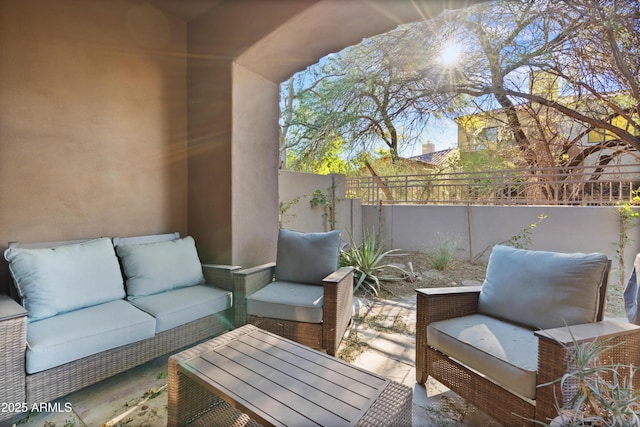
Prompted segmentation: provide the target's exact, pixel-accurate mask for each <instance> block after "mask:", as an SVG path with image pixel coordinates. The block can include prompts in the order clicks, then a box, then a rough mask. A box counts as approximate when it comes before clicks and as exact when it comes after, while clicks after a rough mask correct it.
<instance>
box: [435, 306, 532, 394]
mask: <svg viewBox="0 0 640 427" xmlns="http://www.w3.org/2000/svg"><path fill="white" fill-rule="evenodd" d="M427 342H428V343H429V346H431V347H433V348H435V349H436V350H439V351H440V352H442V353H444V354H446V355H448V356H449V357H451V358H453V359H456V360H457V361H459V362H460V363H462V364H464V365H466V366H468V367H469V368H471V369H474V370H476V371H478V372H482V373H483V374H484V375H485V376H486V377H488V378H490V379H491V380H493V381H494V382H496V383H498V384H500V385H501V386H503V387H505V388H508V389H510V390H512V391H513V392H515V393H517V394H519V395H521V396H523V397H526V398H529V399H535V396H536V371H537V368H538V339H537V337H535V336H534V333H533V331H532V330H530V329H527V328H524V327H521V326H517V325H514V324H511V323H509V322H505V321H502V320H499V319H496V318H494V317H490V316H486V315H483V314H472V315H469V316H464V317H458V318H454V319H449V320H443V321H439V322H434V323H431V324H430V325H429V326H428V327H427Z"/></svg>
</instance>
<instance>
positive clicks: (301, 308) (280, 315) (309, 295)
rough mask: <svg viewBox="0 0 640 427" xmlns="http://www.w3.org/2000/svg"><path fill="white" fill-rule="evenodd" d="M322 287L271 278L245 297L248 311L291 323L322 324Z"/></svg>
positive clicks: (251, 313)
mask: <svg viewBox="0 0 640 427" xmlns="http://www.w3.org/2000/svg"><path fill="white" fill-rule="evenodd" d="M323 300H324V288H323V287H322V286H315V285H309V284H304V283H293V282H284V281H278V280H276V281H274V282H271V283H269V284H268V285H267V286H265V287H264V288H262V289H260V290H259V291H258V292H256V293H254V294H252V295H250V296H248V297H247V314H248V315H252V316H259V317H268V318H272V319H282V320H291V321H294V322H307V323H322V304H323Z"/></svg>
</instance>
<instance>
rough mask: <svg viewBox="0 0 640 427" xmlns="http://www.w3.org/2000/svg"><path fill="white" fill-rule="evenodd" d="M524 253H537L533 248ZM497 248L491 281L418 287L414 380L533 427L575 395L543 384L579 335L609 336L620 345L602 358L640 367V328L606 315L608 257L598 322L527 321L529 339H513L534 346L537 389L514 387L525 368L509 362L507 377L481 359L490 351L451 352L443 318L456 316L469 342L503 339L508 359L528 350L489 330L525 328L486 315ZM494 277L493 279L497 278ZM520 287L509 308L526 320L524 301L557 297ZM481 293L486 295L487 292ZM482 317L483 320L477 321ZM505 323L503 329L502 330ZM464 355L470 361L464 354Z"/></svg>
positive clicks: (558, 372) (561, 368)
mask: <svg viewBox="0 0 640 427" xmlns="http://www.w3.org/2000/svg"><path fill="white" fill-rule="evenodd" d="M494 251H495V249H494ZM525 252H528V253H533V252H534V251H525ZM493 255H494V254H492V258H490V260H489V266H488V269H487V280H485V283H484V284H483V286H482V287H481V286H469V287H453V288H431V289H418V290H417V327H416V380H417V382H418V383H420V384H424V383H425V382H426V380H427V378H428V377H429V376H431V377H433V378H434V379H436V380H437V381H439V382H441V383H442V384H444V385H445V386H447V387H449V388H450V389H451V390H452V391H454V392H455V393H457V394H458V395H459V396H461V397H462V398H464V399H465V400H467V401H469V402H470V403H472V404H474V405H475V406H476V407H478V408H479V409H480V410H482V411H484V412H485V413H487V414H488V415H490V416H491V417H493V418H494V419H495V420H497V421H498V422H500V423H501V424H503V425H505V426H518V425H530V426H531V425H535V424H534V422H533V421H531V420H538V421H541V422H545V423H548V422H549V420H550V419H552V418H553V417H554V416H555V415H557V412H556V406H555V405H556V403H557V402H560V403H562V402H563V401H566V399H567V398H570V396H564V397H563V394H562V393H563V391H562V390H561V389H560V387H559V386H558V385H557V384H554V385H546V386H542V387H541V385H542V384H546V383H549V382H552V381H554V380H556V379H558V378H560V377H561V376H562V375H563V374H564V373H565V372H566V371H567V370H568V369H570V368H571V367H570V366H568V364H569V361H570V357H569V355H568V354H567V352H568V351H570V348H571V346H572V345H573V342H574V339H575V340H577V342H581V341H592V340H594V339H598V340H604V339H610V340H611V344H614V347H613V348H612V349H611V350H609V351H608V353H607V354H606V355H605V356H604V358H606V359H608V360H602V359H601V362H602V363H617V364H623V365H634V366H636V367H637V366H640V327H637V326H635V325H631V324H629V323H626V322H616V321H609V320H606V321H603V320H602V318H603V312H604V301H605V298H606V288H607V277H608V271H609V268H610V261H608V260H607V262H606V266H605V267H604V272H603V273H597V274H596V275H594V277H596V278H597V275H598V274H599V275H600V276H601V281H600V283H599V284H597V283H596V285H597V286H595V293H596V295H595V298H596V299H597V300H598V305H597V307H596V308H595V313H594V315H595V319H594V321H593V322H584V323H568V322H565V323H566V324H569V325H571V326H563V327H554V328H544V329H539V328H537V327H530V326H529V327H527V326H525V334H526V330H530V334H531V336H530V338H529V339H528V341H529V343H517V342H516V344H515V346H516V347H520V346H522V347H523V348H524V351H525V352H527V351H531V352H533V354H530V355H529V356H528V357H529V358H530V361H532V362H533V363H532V364H533V368H532V369H533V372H529V373H528V374H529V375H533V384H529V386H530V389H529V390H531V389H532V390H533V391H532V394H531V395H529V396H524V394H527V393H526V392H524V393H523V392H519V391H514V387H513V384H512V382H514V381H516V382H517V381H520V380H519V379H517V377H518V375H520V374H521V371H519V370H518V369H512V368H513V367H512V366H509V367H508V368H507V371H508V372H507V375H506V376H504V375H503V376H502V377H500V375H496V372H495V371H496V369H495V365H494V366H491V365H490V364H491V363H492V362H489V365H487V364H485V365H483V363H487V361H486V359H487V358H486V357H485V354H482V353H481V352H480V353H475V354H473V353H471V354H472V355H471V356H468V355H467V358H466V359H465V355H464V352H463V354H460V353H458V354H456V357H452V356H451V355H450V354H449V353H452V351H451V350H450V349H448V348H447V345H446V339H445V340H444V341H443V340H442V334H441V332H439V330H440V329H443V328H444V326H443V325H448V324H450V322H458V325H461V324H463V323H464V321H465V319H467V320H468V321H469V323H468V324H467V325H466V326H465V327H461V328H460V329H459V334H458V335H457V336H456V337H455V338H456V339H457V338H460V339H462V340H463V341H464V340H465V339H470V341H469V342H474V341H475V342H478V340H482V341H491V340H493V339H495V340H496V341H497V342H499V345H496V346H495V347H496V348H499V349H500V350H501V351H502V350H504V353H505V354H506V357H505V354H502V355H501V356H500V357H503V358H505V360H506V359H509V358H510V357H511V356H510V355H509V352H510V351H512V350H513V351H523V349H522V348H521V349H515V350H514V349H509V348H508V346H509V345H513V344H512V343H509V342H506V341H510V339H509V340H504V341H501V340H500V338H499V337H498V338H496V337H495V336H491V334H488V333H487V331H488V330H489V329H491V328H492V325H491V322H492V321H496V322H503V323H505V324H507V325H508V326H507V327H508V328H520V327H521V326H523V325H522V323H520V324H518V323H512V322H504V318H503V317H502V316H500V317H497V318H495V319H494V318H493V316H491V315H487V314H486V312H487V311H488V310H487V308H486V307H483V302H484V301H483V300H484V299H486V298H487V295H486V294H490V293H491V291H492V290H493V291H495V287H493V288H492V286H491V285H492V283H488V281H489V282H490V280H491V276H492V275H493V276H495V268H496V266H495V264H494V265H492V261H494V259H493ZM510 261H513V260H510ZM529 261H531V260H529ZM534 261H535V260H534ZM534 263H535V262H534ZM537 264H538V267H540V268H544V267H545V266H544V264H542V265H541V264H540V263H537ZM529 266H530V265H529ZM530 267H531V266H530ZM547 267H551V271H553V269H554V268H553V266H547ZM513 268H516V269H521V270H523V271H522V274H523V275H531V268H535V267H531V268H527V267H526V266H524V267H523V266H522V265H515V266H513ZM492 269H493V271H492ZM516 271H517V270H516ZM506 277H509V278H510V279H511V280H512V281H514V282H515V281H517V280H518V279H519V277H518V273H514V270H511V271H510V272H509V273H508V274H507V275H506ZM521 277H522V276H520V278H521ZM493 278H494V279H495V277H493ZM514 282H511V283H510V286H513V283H514ZM596 282H597V280H596ZM532 283H535V280H534V281H533V282H529V283H528V284H527V286H529V287H533V288H535V285H532ZM565 284H566V283H565ZM554 286H555V289H556V290H557V292H556V293H558V294H561V293H562V290H561V289H560V287H561V286H562V285H558V284H557V283H556V284H554ZM579 286H581V284H580V285H579ZM543 288H544V285H543ZM520 292H521V294H520V295H519V299H517V298H511V300H510V301H511V304H512V305H514V306H515V307H505V309H513V310H514V311H515V312H518V311H520V313H521V314H522V317H523V322H524V320H525V319H524V318H525V317H526V314H527V313H526V308H523V307H527V306H529V307H530V306H531V305H535V304H538V303H541V305H543V307H542V309H545V310H546V309H548V308H549V306H551V307H553V305H554V304H553V302H549V301H551V300H552V299H553V298H554V293H553V292H548V289H547V292H541V293H540V295H539V300H538V301H530V302H527V301H526V299H527V297H528V295H530V294H528V293H527V292H526V291H525V292H524V293H522V290H520ZM580 292H585V290H584V289H581V291H580ZM483 293H485V294H484V295H483ZM533 294H536V292H535V290H533V292H532V293H531V295H533ZM558 298H560V296H558ZM545 301H547V302H545ZM483 312H484V314H483ZM503 315H504V312H503ZM483 316H484V317H483ZM548 317H549V318H551V317H553V316H552V315H549V316H548ZM478 319H479V320H478ZM483 319H484V320H487V322H486V323H484V321H483ZM492 319H493V320H492ZM546 320H547V319H544V320H543V319H541V320H540V324H542V325H544V324H545V321H546ZM476 321H477V322H479V323H478V324H473V322H476ZM480 323H481V324H480ZM462 329H464V330H462ZM499 329H500V328H497V329H496V330H499ZM445 330H446V329H445ZM438 334H440V336H438ZM467 344H468V343H467ZM467 344H465V345H467ZM530 345H533V347H529V346H530ZM466 350H469V348H468V347H467V348H466ZM536 350H537V351H536ZM536 355H537V357H536ZM469 357H470V358H469ZM461 359H465V360H464V361H461ZM509 362H511V361H509ZM509 369H511V371H509ZM634 382H635V387H640V378H638V376H637V375H636V377H635V378H634ZM563 399H564V400H563Z"/></svg>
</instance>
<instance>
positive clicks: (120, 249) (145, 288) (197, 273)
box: [116, 236, 204, 299]
mask: <svg viewBox="0 0 640 427" xmlns="http://www.w3.org/2000/svg"><path fill="white" fill-rule="evenodd" d="M116 252H117V253H118V255H119V256H120V259H121V261H122V269H123V270H124V274H125V277H126V284H127V296H128V298H129V299H134V298H139V297H143V296H147V295H153V294H157V293H160V292H165V291H169V290H172V289H178V288H183V287H187V286H193V285H201V284H203V283H204V274H203V273H202V265H201V264H200V258H199V257H198V251H197V250H196V243H195V241H194V240H193V237H191V236H187V237H185V238H184V239H175V240H168V241H163V242H156V243H145V244H131V245H128V244H125V245H118V246H117V247H116Z"/></svg>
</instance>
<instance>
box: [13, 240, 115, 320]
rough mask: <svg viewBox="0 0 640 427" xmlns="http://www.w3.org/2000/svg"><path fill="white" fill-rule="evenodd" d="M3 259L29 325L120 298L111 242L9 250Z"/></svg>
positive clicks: (103, 241) (88, 242)
mask: <svg viewBox="0 0 640 427" xmlns="http://www.w3.org/2000/svg"><path fill="white" fill-rule="evenodd" d="M4 257H5V259H6V260H7V261H9V270H10V271H11V275H12V276H13V279H14V281H15V283H16V287H17V289H18V294H19V296H20V298H21V299H22V305H23V306H24V307H25V308H26V309H27V310H28V311H29V320H30V321H34V320H41V319H46V318H48V317H52V316H55V315H56V314H59V313H65V312H69V311H73V310H78V309H80V308H85V307H89V306H93V305H97V304H101V303H104V302H109V301H114V300H117V299H122V298H124V296H125V292H124V284H123V281H122V274H121V272H120V265H119V264H118V258H117V257H116V254H115V252H114V250H113V245H112V244H111V240H110V239H108V238H106V237H105V238H101V239H95V240H89V241H86V242H81V243H74V244H70V245H64V246H56V247H52V248H40V249H25V248H11V247H10V248H9V249H7V250H6V251H5V253H4Z"/></svg>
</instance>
